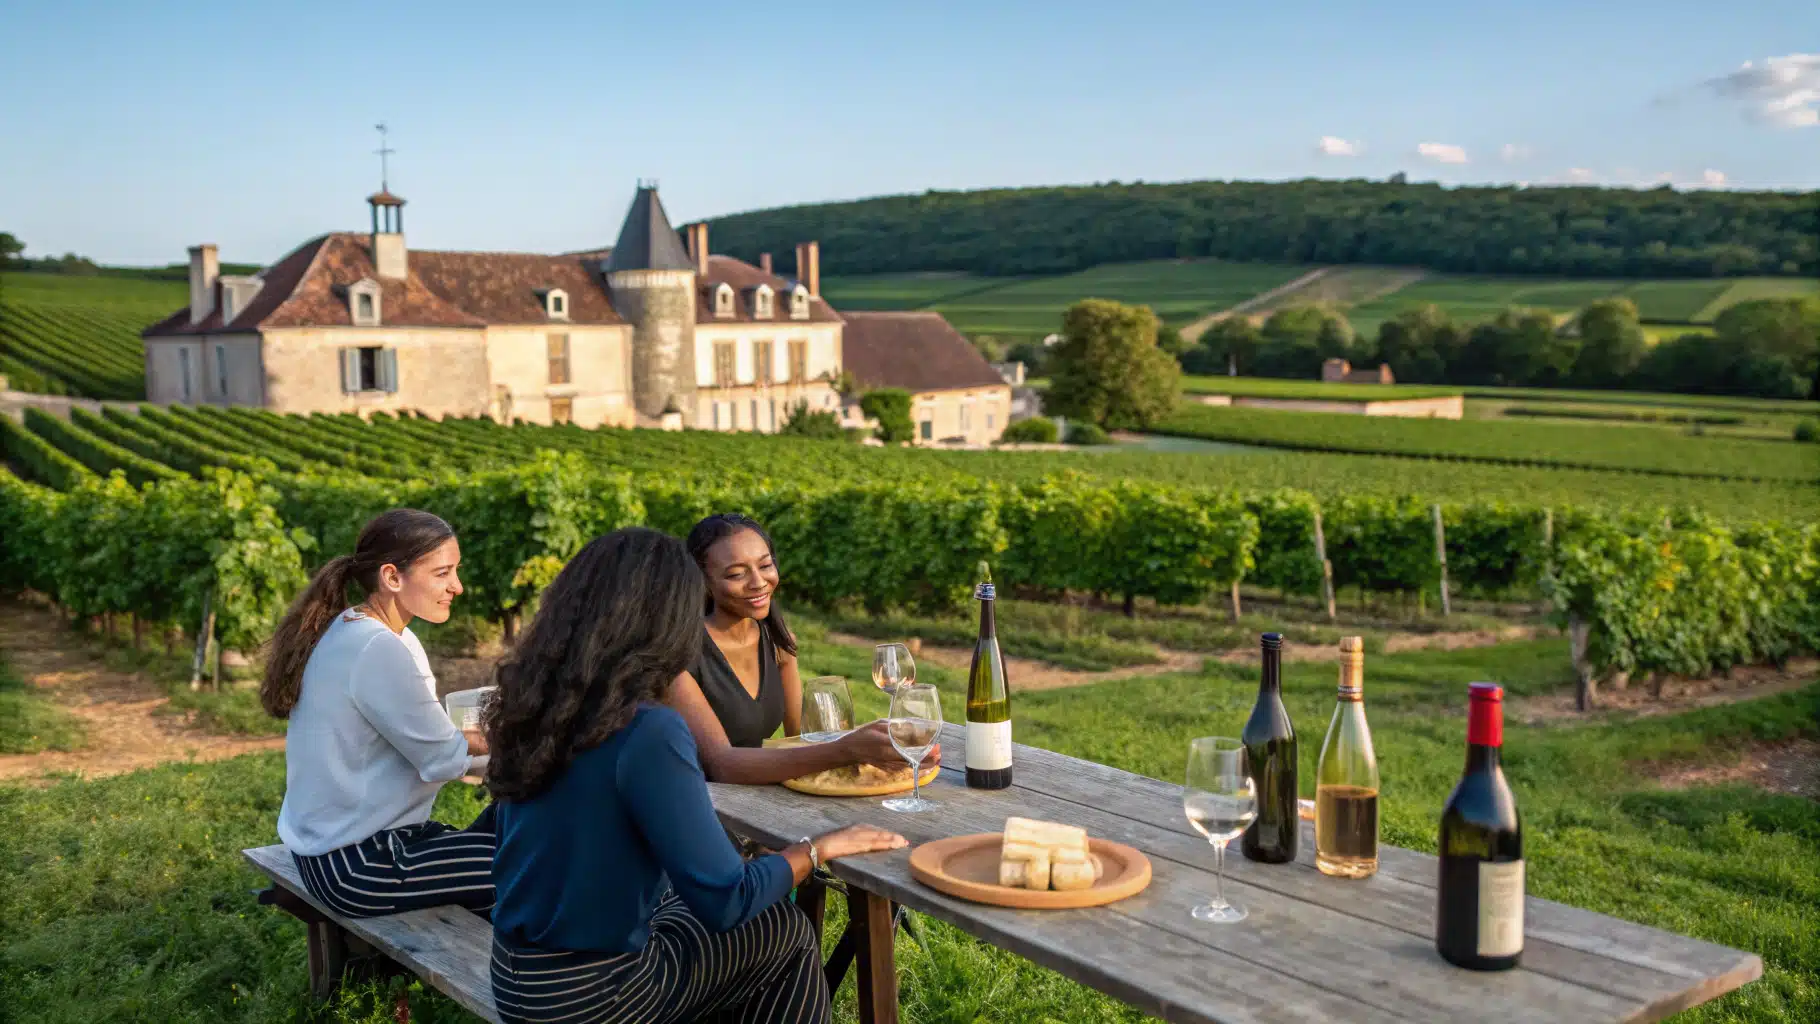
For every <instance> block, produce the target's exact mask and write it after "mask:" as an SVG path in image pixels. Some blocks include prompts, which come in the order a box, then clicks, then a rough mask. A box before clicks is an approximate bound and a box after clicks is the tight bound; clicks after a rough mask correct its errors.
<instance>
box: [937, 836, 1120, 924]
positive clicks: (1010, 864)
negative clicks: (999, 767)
mask: <svg viewBox="0 0 1820 1024" xmlns="http://www.w3.org/2000/svg"><path fill="white" fill-rule="evenodd" d="M910 874H911V876H912V877H914V878H915V879H916V880H917V881H919V882H921V883H923V884H924V885H926V886H928V887H929V888H931V889H935V890H937V891H939V892H945V893H947V894H948V895H950V896H956V897H959V898H961V899H964V900H971V901H972V902H974V903H990V904H994V905H996V906H1001V907H1016V908H1019V909H1023V910H1071V909H1075V908H1079V907H1098V906H1104V905H1105V904H1107V903H1116V902H1118V901H1119V900H1122V899H1127V898H1129V897H1132V896H1135V895H1137V894H1138V893H1140V892H1143V891H1144V889H1145V887H1146V886H1148V885H1149V884H1150V858H1148V857H1146V856H1144V855H1143V854H1142V853H1140V852H1138V851H1137V850H1135V849H1133V848H1131V847H1129V846H1126V845H1125V844H1124V843H1115V842H1113V841H1111V840H1109V839H1099V838H1095V837H1093V836H1089V835H1088V834H1087V830H1086V829H1082V828H1077V827H1075V826H1073V825H1061V824H1057V823H1055V822H1051V821H1037V820H1034V819H1031V818H1007V819H1005V830H1004V831H1003V832H981V833H979V834H976V835H966V836H952V837H950V838H947V839H937V840H936V841H934V842H932V843H924V844H923V845H921V846H919V847H917V848H916V849H914V850H912V851H910Z"/></svg>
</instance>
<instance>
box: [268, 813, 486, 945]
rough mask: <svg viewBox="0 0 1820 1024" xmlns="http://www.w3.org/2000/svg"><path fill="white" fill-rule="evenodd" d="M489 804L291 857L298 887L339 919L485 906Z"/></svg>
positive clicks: (483, 909)
mask: <svg viewBox="0 0 1820 1024" xmlns="http://www.w3.org/2000/svg"><path fill="white" fill-rule="evenodd" d="M497 845H498V841H497V839H496V838H495V836H494V830H493V805H491V804H488V805H487V808H486V810H484V811H481V812H480V817H478V818H475V819H474V824H472V825H469V826H468V827H467V828H464V829H458V828H455V827H454V826H452V825H445V824H443V823H442V822H440V821H426V822H424V823H423V824H421V825H407V826H405V827H404V828H393V829H387V830H385V831H384V832H378V833H375V834H374V835H372V836H370V837H368V838H366V839H363V840H361V841H360V842H358V843H355V844H354V845H352V846H344V847H342V848H341V849H339V850H330V851H329V852H328V853H324V854H320V855H317V856H313V857H305V856H303V855H302V854H292V855H291V856H293V857H295V858H296V860H297V870H298V872H299V873H300V874H302V875H303V887H304V888H305V889H308V890H309V892H310V895H311V896H314V897H316V898H317V899H318V900H321V901H322V902H323V904H325V905H326V906H327V907H328V908H329V909H330V910H333V911H335V912H336V913H337V914H340V915H342V916H344V917H377V916H379V915H381V914H397V913H400V912H402V911H406V910H418V909H421V908H423V907H442V906H458V907H466V908H468V909H469V910H472V911H474V912H475V913H479V914H485V913H486V912H487V911H490V910H492V909H493V848H494V847H495V846H497Z"/></svg>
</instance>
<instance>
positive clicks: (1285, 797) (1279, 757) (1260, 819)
mask: <svg viewBox="0 0 1820 1024" xmlns="http://www.w3.org/2000/svg"><path fill="white" fill-rule="evenodd" d="M1262 644H1263V666H1262V675H1261V676H1260V677H1259V680H1258V701H1257V703H1256V704H1255V705H1253V706H1252V709H1251V718H1250V719H1249V720H1247V721H1246V722H1245V731H1244V732H1241V733H1240V734H1239V742H1240V743H1243V744H1244V745H1245V765H1246V769H1247V770H1248V771H1250V772H1251V781H1252V785H1254V786H1256V787H1257V795H1258V816H1257V818H1256V819H1255V820H1254V821H1252V823H1251V827H1249V828H1247V829H1246V830H1245V834H1244V835H1242V836H1240V837H1239V849H1240V850H1241V851H1243V852H1244V854H1245V856H1246V857H1248V858H1250V859H1252V860H1256V861H1262V862H1264V863H1266V864H1287V863H1288V862H1290V861H1292V860H1295V852H1296V841H1297V840H1298V839H1299V838H1300V837H1301V834H1302V818H1301V814H1300V811H1299V810H1298V807H1297V790H1296V748H1295V726H1294V725H1291V724H1290V721H1289V709H1288V708H1286V707H1284V706H1283V634H1281V633H1265V634H1264V637H1263V641H1262Z"/></svg>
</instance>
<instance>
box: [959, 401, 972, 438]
mask: <svg viewBox="0 0 1820 1024" xmlns="http://www.w3.org/2000/svg"><path fill="white" fill-rule="evenodd" d="M972 429H973V405H972V403H970V402H962V403H961V430H962V431H968V430H972Z"/></svg>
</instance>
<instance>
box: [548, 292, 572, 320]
mask: <svg viewBox="0 0 1820 1024" xmlns="http://www.w3.org/2000/svg"><path fill="white" fill-rule="evenodd" d="M543 308H544V312H545V313H546V314H548V315H549V317H550V319H552V320H567V319H568V318H569V293H568V292H565V291H563V290H562V289H561V288H552V289H550V290H549V291H548V292H545V293H544V297H543Z"/></svg>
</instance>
